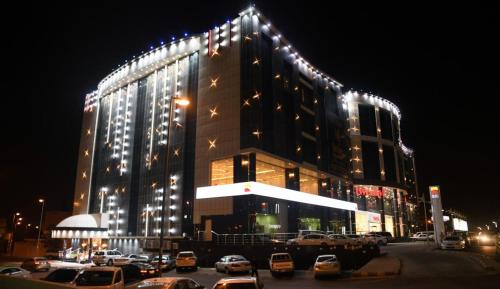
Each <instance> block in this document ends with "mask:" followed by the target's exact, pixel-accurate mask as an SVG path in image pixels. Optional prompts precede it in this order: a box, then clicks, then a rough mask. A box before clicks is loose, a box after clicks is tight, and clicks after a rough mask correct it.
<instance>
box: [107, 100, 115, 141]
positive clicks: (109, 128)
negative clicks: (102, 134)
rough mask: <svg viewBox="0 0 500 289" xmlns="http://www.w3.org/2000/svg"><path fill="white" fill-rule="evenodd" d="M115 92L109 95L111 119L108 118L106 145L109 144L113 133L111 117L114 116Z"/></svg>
mask: <svg viewBox="0 0 500 289" xmlns="http://www.w3.org/2000/svg"><path fill="white" fill-rule="evenodd" d="M114 94H115V93H114V92H111V94H110V95H109V118H108V132H107V133H106V143H109V134H110V131H111V115H112V114H113V97H114Z"/></svg>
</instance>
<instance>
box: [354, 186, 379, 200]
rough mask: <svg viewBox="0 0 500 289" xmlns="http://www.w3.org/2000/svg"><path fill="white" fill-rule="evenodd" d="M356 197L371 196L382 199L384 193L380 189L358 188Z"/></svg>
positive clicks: (355, 189)
mask: <svg viewBox="0 0 500 289" xmlns="http://www.w3.org/2000/svg"><path fill="white" fill-rule="evenodd" d="M354 193H355V194H356V196H358V197H360V196H371V197H377V198H380V197H382V196H383V195H384V191H383V190H382V189H381V188H378V187H356V188H354Z"/></svg>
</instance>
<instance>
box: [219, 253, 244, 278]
mask: <svg viewBox="0 0 500 289" xmlns="http://www.w3.org/2000/svg"><path fill="white" fill-rule="evenodd" d="M251 270H252V264H251V263H250V261H248V260H247V259H245V257H243V256H240V255H229V256H224V257H222V258H221V259H220V260H219V261H217V262H216V263H215V271H217V272H225V273H226V274H230V273H235V272H250V271H251Z"/></svg>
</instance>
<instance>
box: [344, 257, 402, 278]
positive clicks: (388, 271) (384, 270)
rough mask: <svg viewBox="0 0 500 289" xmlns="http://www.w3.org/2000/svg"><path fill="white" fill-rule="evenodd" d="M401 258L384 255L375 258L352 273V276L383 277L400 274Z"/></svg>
mask: <svg viewBox="0 0 500 289" xmlns="http://www.w3.org/2000/svg"><path fill="white" fill-rule="evenodd" d="M400 273H401V260H399V258H397V257H393V256H388V255H383V256H380V257H376V258H373V259H372V260H371V261H370V262H368V263H367V264H366V265H365V266H363V267H362V268H360V269H359V270H356V271H354V272H353V273H352V275H351V276H352V277H383V276H392V275H399V274H400Z"/></svg>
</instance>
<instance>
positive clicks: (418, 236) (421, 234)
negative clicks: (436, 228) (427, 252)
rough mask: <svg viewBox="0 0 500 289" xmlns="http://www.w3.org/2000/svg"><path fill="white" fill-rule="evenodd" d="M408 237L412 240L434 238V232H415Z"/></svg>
mask: <svg viewBox="0 0 500 289" xmlns="http://www.w3.org/2000/svg"><path fill="white" fill-rule="evenodd" d="M410 239H412V240H414V241H425V240H434V232H431V231H430V232H417V233H415V234H414V235H413V236H411V237H410Z"/></svg>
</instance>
